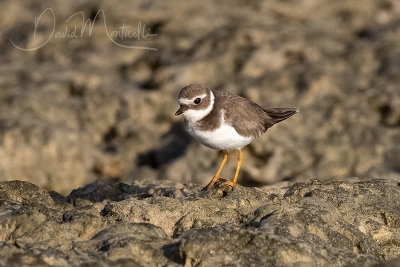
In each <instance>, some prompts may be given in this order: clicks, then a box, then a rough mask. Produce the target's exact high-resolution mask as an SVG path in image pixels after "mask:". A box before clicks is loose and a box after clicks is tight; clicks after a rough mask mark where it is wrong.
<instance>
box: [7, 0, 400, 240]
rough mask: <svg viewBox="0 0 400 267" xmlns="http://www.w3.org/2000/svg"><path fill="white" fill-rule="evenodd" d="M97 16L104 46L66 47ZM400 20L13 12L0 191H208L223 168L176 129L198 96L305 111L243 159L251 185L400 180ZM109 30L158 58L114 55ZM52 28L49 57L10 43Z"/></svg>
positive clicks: (92, 5) (154, 4)
mask: <svg viewBox="0 0 400 267" xmlns="http://www.w3.org/2000/svg"><path fill="white" fill-rule="evenodd" d="M46 8H51V10H52V11H53V12H54V21H55V23H54V22H53V18H52V17H51V13H50V12H49V11H47V13H44V14H43V16H42V17H41V20H40V23H38V28H37V31H36V34H35V35H34V34H33V32H34V26H35V23H34V22H35V18H38V17H39V16H40V14H41V13H42V12H43V11H44V10H46ZM99 10H103V11H104V13H100V14H99V16H98V17H97V20H96V22H95V23H94V26H93V30H92V32H91V34H89V32H88V31H89V28H86V29H85V31H84V32H83V35H82V37H70V38H67V37H60V34H59V33H62V32H64V31H66V29H67V31H68V32H72V29H73V28H74V26H77V28H78V33H77V34H78V35H79V36H80V32H79V29H81V26H82V18H81V17H79V16H80V14H78V15H79V16H74V17H72V18H71V19H70V20H68V22H67V23H66V22H65V21H66V20H67V19H68V18H69V17H70V16H72V15H73V14H76V13H77V12H80V11H81V12H82V14H83V15H84V19H88V18H90V19H92V20H94V18H95V17H96V13H97V11H99ZM104 15H105V17H104ZM399 17H400V2H399V1H398V0H380V1H376V0H363V1H362V4H360V1H347V0H338V1H331V0H319V1H311V0H300V1H290V0H288V1H278V0H269V1H247V0H246V1H244V0H236V1H211V0H205V1H198V2H194V1H190V2H188V1H178V0H173V1H168V2H166V1H149V0H142V1H118V4H116V3H115V2H111V1H83V0H78V1H73V2H68V3H67V2H65V3H64V2H61V1H57V2H54V1H48V0H40V1H37V0H35V1H33V0H29V1H23V2H17V1H12V0H2V1H0V62H1V63H0V159H1V160H0V180H1V181H4V180H14V179H18V180H27V181H31V182H33V183H34V184H37V185H39V186H41V187H42V188H45V189H46V190H56V191H57V192H60V193H62V194H68V193H69V192H70V191H71V190H72V189H74V188H77V187H79V186H82V185H84V184H87V183H90V182H93V181H95V180H96V179H98V178H101V179H105V180H107V179H108V180H112V181H117V182H125V183H128V184H130V183H132V182H133V181H135V180H141V179H148V180H152V181H154V182H155V181H158V180H171V181H176V182H181V183H189V182H194V183H198V184H205V183H207V182H208V180H209V179H210V178H211V177H212V175H213V174H214V172H215V171H216V169H217V165H218V161H219V160H221V159H220V158H219V157H220V156H218V154H217V153H215V152H213V151H212V150H210V149H207V148H205V147H202V146H201V145H199V144H197V143H195V142H193V140H192V139H191V138H189V137H188V136H187V135H186V134H185V132H184V131H183V129H182V125H181V118H175V117H174V116H173V114H174V112H175V111H176V109H177V108H178V105H177V102H176V96H177V93H178V91H179V90H180V88H182V87H183V86H184V85H187V84H189V83H193V82H204V83H206V84H208V85H209V86H210V87H212V88H219V89H226V90H228V91H230V92H232V93H238V94H240V95H243V96H245V97H248V98H250V99H251V100H253V101H256V102H257V103H259V104H260V105H262V106H265V107H272V106H298V107H300V110H301V112H300V113H299V114H297V115H296V116H295V117H293V118H290V119H289V120H287V121H285V122H282V123H281V124H280V125H278V126H274V127H273V128H272V129H270V130H269V131H268V133H267V134H266V135H264V136H263V137H262V138H260V139H259V140H257V141H254V142H253V143H252V144H251V145H250V146H249V147H248V148H247V149H246V152H245V162H244V165H243V171H242V173H241V177H240V183H242V185H268V184H269V185H270V184H274V183H277V182H282V181H302V180H306V179H310V178H312V177H317V178H318V179H320V180H321V181H328V180H338V179H343V178H346V177H352V176H358V177H365V176H367V177H377V178H379V177H383V178H395V177H399V173H400V143H399V140H400V89H399V84H400V45H399V44H400V22H399V19H398V18H399ZM104 18H105V19H106V20H105V21H106V25H107V27H108V28H109V29H113V30H115V29H118V27H120V26H121V25H130V26H133V28H137V27H138V26H137V25H138V23H141V25H142V26H143V25H146V27H147V29H149V30H150V32H151V33H152V34H157V35H156V36H152V37H148V38H147V39H145V40H141V41H142V44H144V45H149V46H152V47H155V48H157V50H156V51H153V50H138V49H126V48H122V47H120V46H117V45H115V44H113V43H112V42H111V40H110V39H109V38H108V37H107V35H106V32H105V23H104ZM53 25H54V30H55V32H56V33H57V36H58V38H56V37H55V35H54V36H53V38H52V39H51V40H50V41H49V42H48V43H46V45H44V46H43V47H41V48H40V49H37V50H33V51H30V52H27V51H21V50H19V49H17V48H16V47H14V46H13V44H12V43H11V41H12V42H13V43H15V44H17V45H18V46H20V47H23V48H32V47H35V45H37V44H40V43H43V42H44V41H45V40H47V38H48V36H49V34H51V32H52V29H53ZM120 39H121V38H120ZM117 41H118V40H117ZM119 41H121V40H119ZM122 41H123V40H122ZM234 158H235V157H233V159H234ZM234 164H235V162H234V161H232V162H230V165H228V166H227V168H226V172H225V173H224V177H231V176H233V169H234ZM132 227H133V226H132ZM249 235H251V234H249ZM188 242H189V241H188ZM271 242H274V241H271Z"/></svg>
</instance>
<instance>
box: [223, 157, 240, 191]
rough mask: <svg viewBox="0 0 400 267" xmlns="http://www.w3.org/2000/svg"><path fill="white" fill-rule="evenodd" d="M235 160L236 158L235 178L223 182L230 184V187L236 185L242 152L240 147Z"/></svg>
mask: <svg viewBox="0 0 400 267" xmlns="http://www.w3.org/2000/svg"><path fill="white" fill-rule="evenodd" d="M237 160H238V164H237V168H236V173H235V178H233V181H227V182H225V184H227V185H229V186H231V187H232V188H235V186H236V182H237V180H238V177H239V171H240V166H242V161H243V152H242V150H240V149H239V151H238V157H237Z"/></svg>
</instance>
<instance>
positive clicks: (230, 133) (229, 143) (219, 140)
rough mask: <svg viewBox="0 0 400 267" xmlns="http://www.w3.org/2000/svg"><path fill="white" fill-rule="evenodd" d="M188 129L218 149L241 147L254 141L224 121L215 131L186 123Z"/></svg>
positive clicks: (190, 132)
mask: <svg viewBox="0 0 400 267" xmlns="http://www.w3.org/2000/svg"><path fill="white" fill-rule="evenodd" d="M186 129H187V131H188V132H189V134H190V135H191V136H193V137H194V138H195V139H197V140H198V141H199V142H200V143H202V144H203V145H205V146H208V147H211V148H213V149H218V150H222V149H225V150H229V149H241V148H242V147H244V146H246V145H248V144H250V142H251V141H253V138H252V137H244V136H241V135H240V134H238V133H237V132H236V130H235V128H233V127H232V126H230V125H229V124H226V123H224V122H222V124H221V127H220V128H218V129H216V130H214V131H202V130H199V129H197V128H196V127H194V126H193V125H191V124H190V123H187V124H186Z"/></svg>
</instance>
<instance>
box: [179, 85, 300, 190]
mask: <svg viewBox="0 0 400 267" xmlns="http://www.w3.org/2000/svg"><path fill="white" fill-rule="evenodd" d="M178 102H179V104H180V108H179V109H178V111H176V113H175V115H176V116H177V115H180V114H183V116H184V121H185V127H186V129H187V131H188V132H189V134H190V135H191V136H192V137H194V138H195V139H197V140H198V141H199V142H200V143H202V144H203V145H205V146H207V147H210V148H213V149H215V150H222V151H223V153H224V159H223V161H222V163H221V165H220V167H219V169H218V171H217V173H216V174H215V176H214V177H213V179H212V180H211V182H210V183H209V184H208V185H207V186H206V187H205V188H204V189H206V190H209V189H210V188H212V187H213V185H214V184H215V182H217V181H218V179H219V175H220V173H221V171H222V168H223V167H224V165H225V163H226V161H227V159H228V150H237V151H238V157H237V160H238V164H237V168H236V173H235V176H234V178H233V180H232V181H225V182H224V183H225V184H227V185H229V186H231V187H232V188H235V186H236V182H237V180H238V175H239V170H240V167H241V164H242V160H243V153H242V148H243V147H245V146H246V145H248V144H250V142H251V141H253V139H255V138H257V137H259V136H260V135H262V134H263V133H265V132H266V131H267V129H268V128H270V127H272V126H273V125H275V124H277V123H278V122H281V121H283V120H285V119H287V118H289V117H290V116H292V115H294V114H295V113H297V112H299V111H298V109H297V108H262V107H260V106H259V105H257V104H256V103H254V102H251V101H250V100H248V99H246V98H244V97H240V96H237V95H233V94H230V93H228V92H225V91H220V90H210V89H208V88H207V87H206V86H204V85H202V84H191V85H188V86H186V87H184V88H182V90H181V91H180V93H179V96H178Z"/></svg>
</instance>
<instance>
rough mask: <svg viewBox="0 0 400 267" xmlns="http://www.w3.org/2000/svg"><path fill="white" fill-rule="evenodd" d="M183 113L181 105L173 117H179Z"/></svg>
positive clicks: (183, 109)
mask: <svg viewBox="0 0 400 267" xmlns="http://www.w3.org/2000/svg"><path fill="white" fill-rule="evenodd" d="M184 112H185V108H184V107H183V106H182V105H181V106H180V108H179V109H178V110H177V111H176V112H175V116H178V115H181V114H182V113H184Z"/></svg>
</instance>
